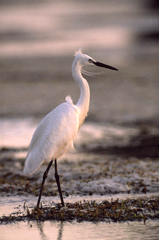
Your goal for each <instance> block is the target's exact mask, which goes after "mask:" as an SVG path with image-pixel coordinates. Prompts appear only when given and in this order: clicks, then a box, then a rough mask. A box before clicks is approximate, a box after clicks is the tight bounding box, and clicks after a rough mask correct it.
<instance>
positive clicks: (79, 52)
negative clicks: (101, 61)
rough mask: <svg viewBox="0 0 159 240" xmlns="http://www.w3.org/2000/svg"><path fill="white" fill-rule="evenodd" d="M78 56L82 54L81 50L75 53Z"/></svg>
mask: <svg viewBox="0 0 159 240" xmlns="http://www.w3.org/2000/svg"><path fill="white" fill-rule="evenodd" d="M78 54H80V55H81V54H82V50H81V48H80V49H79V50H78V51H76V52H75V54H74V56H75V57H76V56H77V55H78Z"/></svg>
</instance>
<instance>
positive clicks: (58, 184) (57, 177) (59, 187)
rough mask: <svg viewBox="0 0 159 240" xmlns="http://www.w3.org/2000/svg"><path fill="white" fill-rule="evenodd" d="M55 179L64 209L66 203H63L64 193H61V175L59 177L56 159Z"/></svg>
mask: <svg viewBox="0 0 159 240" xmlns="http://www.w3.org/2000/svg"><path fill="white" fill-rule="evenodd" d="M55 179H56V183H57V186H58V191H59V194H60V199H61V204H62V207H64V201H63V196H62V192H61V186H60V180H59V175H58V172H57V161H56V159H55Z"/></svg>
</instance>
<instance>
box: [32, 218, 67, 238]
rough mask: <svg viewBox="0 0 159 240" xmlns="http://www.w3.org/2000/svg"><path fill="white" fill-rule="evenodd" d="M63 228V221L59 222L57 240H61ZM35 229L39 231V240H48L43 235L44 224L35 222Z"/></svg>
mask: <svg viewBox="0 0 159 240" xmlns="http://www.w3.org/2000/svg"><path fill="white" fill-rule="evenodd" d="M63 226H64V223H63V221H61V222H60V223H59V226H58V236H57V240H62V235H63ZM37 228H38V229H39V231H40V236H41V240H49V238H48V237H47V236H46V234H45V233H44V222H37Z"/></svg>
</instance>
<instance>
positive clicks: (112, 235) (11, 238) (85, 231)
mask: <svg viewBox="0 0 159 240" xmlns="http://www.w3.org/2000/svg"><path fill="white" fill-rule="evenodd" d="M0 230H1V239H3V240H20V239H23V240H28V239H29V238H30V239H41V240H49V239H50V240H51V239H57V240H74V239H76V240H78V239H79V240H81V239H82V240H88V239H95V240H98V239H101V240H103V239H112V240H113V239H122V240H123V239H132V240H134V239H141V240H142V239H143V240H145V239H150V240H153V239H156V240H157V239H158V236H159V222H158V221H147V222H146V224H145V225H144V224H143V222H127V223H104V222H102V223H89V222H82V223H78V222H75V221H74V222H72V223H69V222H54V221H46V222H32V221H30V222H20V223H16V224H11V225H2V226H0Z"/></svg>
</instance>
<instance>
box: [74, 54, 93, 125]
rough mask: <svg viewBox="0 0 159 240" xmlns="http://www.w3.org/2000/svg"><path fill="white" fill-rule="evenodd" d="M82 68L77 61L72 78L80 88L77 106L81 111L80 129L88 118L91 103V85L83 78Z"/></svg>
mask: <svg viewBox="0 0 159 240" xmlns="http://www.w3.org/2000/svg"><path fill="white" fill-rule="evenodd" d="M81 68H82V66H81V65H80V64H79V63H78V62H77V61H76V59H75V60H74V62H73V64H72V76H73V78H74V80H75V82H76V83H77V84H78V86H79V87H80V98H79V100H78V102H77V103H76V106H77V107H78V110H79V128H80V127H81V125H82V123H83V121H84V119H85V117H86V116H87V113H88V110H89V102H90V89H89V85H88V83H87V81H86V79H84V78H83V77H82V74H81Z"/></svg>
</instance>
